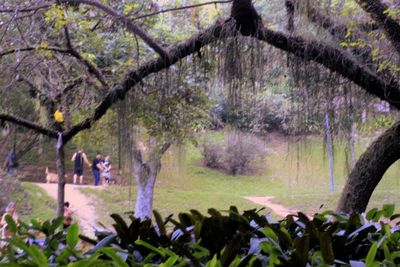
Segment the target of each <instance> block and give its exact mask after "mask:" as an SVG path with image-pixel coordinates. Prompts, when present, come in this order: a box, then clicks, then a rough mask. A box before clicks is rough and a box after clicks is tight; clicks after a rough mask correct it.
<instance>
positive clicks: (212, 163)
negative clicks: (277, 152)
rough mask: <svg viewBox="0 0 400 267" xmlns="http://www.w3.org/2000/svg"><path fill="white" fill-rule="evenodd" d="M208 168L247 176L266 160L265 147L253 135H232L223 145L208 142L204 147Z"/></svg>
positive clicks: (203, 151)
mask: <svg viewBox="0 0 400 267" xmlns="http://www.w3.org/2000/svg"><path fill="white" fill-rule="evenodd" d="M202 154H203V157H204V163H205V165H206V166H207V167H210V168H217V169H223V170H225V171H227V172H228V173H229V174H231V175H237V174H247V173H249V172H251V171H253V170H255V169H256V168H257V167H258V163H261V162H262V161H263V159H264V158H265V154H266V152H265V145H264V142H263V141H262V140H260V139H259V138H257V137H256V136H254V135H251V134H244V133H240V132H237V133H231V134H229V135H228V137H227V140H226V142H225V143H224V144H223V145H221V144H219V143H216V142H206V143H204V144H203V146H202Z"/></svg>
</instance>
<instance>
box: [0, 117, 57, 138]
mask: <svg viewBox="0 0 400 267" xmlns="http://www.w3.org/2000/svg"><path fill="white" fill-rule="evenodd" d="M0 121H8V122H11V123H14V124H17V125H21V126H23V127H25V128H27V129H32V130H34V131H35V132H37V133H41V134H43V135H46V136H48V137H51V138H57V137H58V134H57V132H56V131H53V130H50V129H48V128H45V127H43V126H41V125H39V124H36V123H33V122H30V121H28V120H25V119H23V118H20V117H17V116H14V115H9V114H0Z"/></svg>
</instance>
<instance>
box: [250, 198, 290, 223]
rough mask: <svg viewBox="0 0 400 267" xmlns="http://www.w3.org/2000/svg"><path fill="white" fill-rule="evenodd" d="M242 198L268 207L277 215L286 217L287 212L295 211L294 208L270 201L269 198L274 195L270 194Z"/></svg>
mask: <svg viewBox="0 0 400 267" xmlns="http://www.w3.org/2000/svg"><path fill="white" fill-rule="evenodd" d="M244 198H245V199H247V200H250V201H252V202H254V203H256V204H259V205H262V206H265V207H267V208H270V209H271V210H272V212H273V213H275V214H276V215H278V216H280V217H282V218H283V217H286V216H287V215H288V214H296V213H297V211H296V210H293V209H290V208H288V207H285V206H282V205H280V204H276V203H273V202H272V201H271V199H273V198H274V197H272V196H265V197H253V196H248V197H244Z"/></svg>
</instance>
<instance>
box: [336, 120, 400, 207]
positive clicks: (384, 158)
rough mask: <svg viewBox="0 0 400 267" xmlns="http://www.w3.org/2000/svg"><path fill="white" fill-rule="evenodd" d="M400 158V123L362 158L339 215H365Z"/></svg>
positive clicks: (350, 178) (346, 191) (368, 149)
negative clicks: (381, 184)
mask: <svg viewBox="0 0 400 267" xmlns="http://www.w3.org/2000/svg"><path fill="white" fill-rule="evenodd" d="M399 158H400V121H399V122H396V123H395V124H394V125H393V126H392V127H391V128H389V129H388V130H387V131H385V132H384V133H383V134H382V135H381V136H380V137H378V139H376V140H375V141H374V142H373V143H372V144H371V145H370V146H369V147H368V148H367V150H366V151H365V152H364V153H363V154H362V155H361V157H360V159H359V160H358V161H357V163H356V165H355V166H354V168H353V170H352V172H351V173H350V175H349V178H348V181H347V183H346V185H345V187H344V189H343V192H342V195H341V197H340V200H339V203H338V206H337V211H339V212H345V213H359V212H363V211H365V209H366V208H367V205H368V202H369V199H370V198H371V195H372V193H373V192H374V189H375V188H376V186H377V185H378V183H379V182H380V180H381V179H382V177H383V175H384V174H385V172H386V170H387V169H388V168H389V167H390V166H391V165H392V164H393V163H394V162H396V161H397V160H398V159H399Z"/></svg>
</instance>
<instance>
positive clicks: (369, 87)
mask: <svg viewBox="0 0 400 267" xmlns="http://www.w3.org/2000/svg"><path fill="white" fill-rule="evenodd" d="M257 38H258V39H259V40H262V41H265V42H267V43H269V44H270V45H272V46H275V47H277V48H279V49H282V50H284V51H286V52H289V53H292V54H295V55H296V56H298V57H300V58H302V59H304V60H308V61H314V62H317V63H320V64H321V65H323V66H325V67H326V68H327V69H329V70H332V71H334V72H336V73H339V74H341V75H342V76H343V77H345V78H347V79H349V80H350V81H352V82H354V83H355V84H357V85H359V86H360V87H362V88H363V89H365V90H366V91H367V92H369V93H370V94H373V95H375V96H377V97H379V98H380V99H382V100H385V101H387V102H389V103H390V104H391V105H392V106H394V107H396V108H397V109H400V88H399V85H398V84H397V83H395V82H393V83H387V82H385V81H384V80H383V79H381V78H380V77H379V76H377V75H376V74H375V73H373V72H372V71H371V70H369V69H368V68H366V67H363V66H362V65H360V64H359V63H358V62H357V61H355V60H354V59H352V58H351V57H350V56H349V55H348V54H347V53H345V52H342V50H339V49H337V48H334V47H331V46H329V45H327V44H324V43H322V42H318V41H315V40H314V41H308V40H305V39H303V38H301V37H295V36H288V35H286V34H284V33H281V32H277V31H272V30H270V29H267V28H264V29H260V30H259V32H258V35H257Z"/></svg>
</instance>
